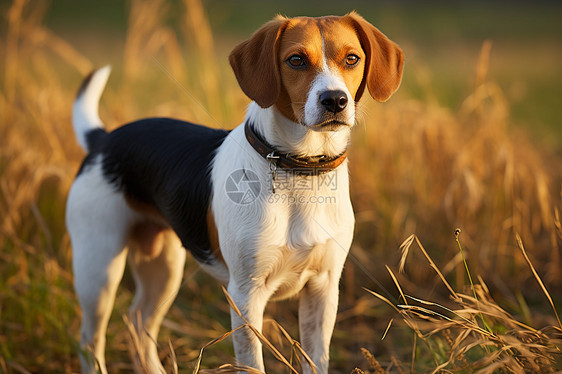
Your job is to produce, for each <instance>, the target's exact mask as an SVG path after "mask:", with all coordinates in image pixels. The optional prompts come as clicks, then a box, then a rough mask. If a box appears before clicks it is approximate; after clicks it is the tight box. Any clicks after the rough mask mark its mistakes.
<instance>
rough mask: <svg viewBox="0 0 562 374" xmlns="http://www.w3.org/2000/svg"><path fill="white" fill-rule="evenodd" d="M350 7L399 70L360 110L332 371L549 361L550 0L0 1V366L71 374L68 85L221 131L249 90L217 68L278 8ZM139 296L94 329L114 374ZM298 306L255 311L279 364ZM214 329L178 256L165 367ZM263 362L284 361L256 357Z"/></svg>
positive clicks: (212, 352) (222, 323)
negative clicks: (180, 275)
mask: <svg viewBox="0 0 562 374" xmlns="http://www.w3.org/2000/svg"><path fill="white" fill-rule="evenodd" d="M351 10H356V11H358V12H359V13H360V14H361V15H362V16H363V17H364V18H366V19H367V20H368V21H370V22H371V23H373V24H374V25H375V26H377V27H378V28H379V29H380V30H381V31H383V32H384V33H385V34H386V35H387V36H388V37H389V38H391V39H392V40H394V41H395V42H397V43H398V44H399V45H400V46H401V47H402V49H403V50H404V53H405V56H406V62H405V69H404V79H403V83H402V86H401V88H400V89H399V91H398V92H397V93H396V94H395V95H394V96H393V97H392V98H391V100H390V101H389V102H387V103H385V104H380V103H375V102H374V101H373V100H372V99H371V98H367V97H365V98H364V99H363V101H362V102H361V103H360V104H359V108H360V110H359V111H360V113H361V115H360V118H359V125H358V126H357V127H356V128H355V129H354V134H353V144H352V146H351V148H350V152H351V154H350V159H351V162H350V168H351V178H352V179H351V183H352V184H351V194H352V199H353V202H354V206H355V212H356V221H357V224H356V235H355V241H354V244H353V246H352V249H351V254H350V258H349V260H348V262H347V265H346V268H345V270H344V273H343V277H342V283H341V297H340V298H341V303H340V313H339V315H338V323H337V326H336V331H335V332H334V339H333V344H332V351H331V356H332V366H331V367H332V370H331V372H334V373H350V372H351V371H352V370H354V369H355V368H358V369H357V370H359V371H356V373H359V372H362V371H364V372H381V371H377V370H379V368H377V367H376V365H379V366H380V370H382V372H385V371H388V372H399V373H402V372H424V371H428V370H433V369H435V368H436V367H442V368H443V369H444V370H450V371H453V372H471V371H475V370H484V372H492V371H493V370H494V369H498V368H501V369H503V370H505V371H508V372H509V371H514V372H518V371H517V370H524V371H528V372H529V371H530V372H537V370H538V371H544V372H549V371H555V370H560V369H561V365H562V364H561V360H560V354H559V353H560V332H561V331H560V328H562V326H560V321H559V319H558V315H557V311H556V309H555V307H553V306H560V305H561V303H562V297H561V295H562V259H561V250H562V228H561V225H560V218H559V212H560V210H561V208H562V204H561V193H562V189H561V187H562V119H561V118H562V115H561V114H562V113H561V110H562V109H561V106H560V100H561V98H562V23H561V22H560V20H559V19H560V14H562V4H561V3H559V2H555V1H552V2H536V3H529V2H508V1H481V2H480V1H476V2H473V1H471V2H468V1H450V2H440V1H435V2H433V1H430V2H415V1H397V2H373V1H348V2H341V1H316V0H313V1H308V2H303V1H292V0H291V1H283V2H274V1H257V0H256V1H250V0H244V1H236V2H223V1H212V0H206V1H205V0H184V1H179V0H177V1H163V0H154V1H148V0H144V1H143V0H130V1H123V2H122V1H111V0H97V1H71V0H56V1H42V0H41V1H31V0H14V1H5V0H2V1H0V14H1V19H0V61H1V62H0V87H1V91H0V118H1V121H0V245H1V246H0V372H6V373H12V372H14V373H15V372H24V373H25V372H64V373H71V372H77V371H78V368H79V366H78V359H77V352H78V351H79V343H78V336H79V315H80V310H79V308H78V306H77V302H76V298H75V296H74V292H73V289H72V271H71V248H70V244H69V239H68V235H67V234H66V231H65V227H64V205H65V200H66V194H67V192H68V189H69V187H70V184H71V183H72V180H73V177H74V175H75V173H76V172H77V170H78V167H79V164H80V162H81V159H82V157H83V156H84V155H83V151H82V150H81V149H80V148H79V147H78V145H77V144H76V140H75V137H74V134H73V132H72V126H71V122H70V113H71V105H72V101H73V99H74V95H75V93H76V91H77V89H78V86H79V85H80V83H81V81H82V79H83V77H84V76H85V75H86V74H88V73H89V72H90V71H91V70H92V69H94V68H96V67H100V66H103V65H106V64H111V65H112V67H113V72H112V75H111V78H110V80H109V83H108V87H107V89H106V91H105V93H104V96H103V97H102V102H101V105H100V111H101V118H102V119H103V120H104V122H105V123H106V125H107V127H108V128H110V129H113V128H115V127H118V126H120V125H121V124H123V123H126V122H129V121H132V120H134V119H138V118H141V117H150V116H172V117H178V118H181V119H185V120H190V121H193V122H197V123H202V124H206V125H209V126H213V127H220V128H227V129H230V128H233V127H235V126H237V125H238V124H239V123H241V122H242V119H243V117H244V114H245V109H246V106H247V104H248V102H249V101H248V99H247V98H246V97H245V96H244V95H243V93H242V92H241V90H240V89H239V87H238V85H237V83H236V80H235V78H234V75H233V73H232V71H231V70H230V67H229V65H228V54H229V53H230V51H231V49H232V48H233V47H234V46H235V45H236V44H237V43H239V42H241V41H243V40H245V39H246V38H248V37H249V36H250V35H251V34H252V32H253V31H255V30H256V29H257V28H258V27H259V26H261V25H262V24H263V23H265V22H266V21H267V20H269V19H271V18H272V17H274V16H275V15H276V14H282V15H286V16H299V15H307V16H321V15H329V14H334V15H343V14H345V13H347V12H349V11H351ZM457 228H458V229H460V230H461V231H460V235H459V236H458V241H457V240H456V239H455V235H454V231H455V229H457ZM413 234H414V235H415V237H412V236H411V235H413ZM518 237H520V238H521V240H520V241H518V240H517V238H518ZM408 239H409V240H408ZM401 245H402V246H401ZM464 259H466V262H465V261H464ZM401 261H402V263H403V265H404V266H403V269H402V271H400V269H399V267H400V264H401ZM533 270H534V271H533ZM471 282H472V283H473V285H471ZM133 288H134V287H133V283H132V280H131V279H130V277H129V276H128V275H126V276H125V280H124V283H123V285H122V286H121V289H120V293H119V295H118V299H117V301H116V307H115V311H114V315H113V317H112V320H111V322H110V327H109V333H108V334H109V335H108V336H109V338H108V341H109V344H108V355H107V358H108V365H109V369H110V372H129V371H130V370H131V364H130V359H129V349H130V348H129V345H128V341H129V339H130V337H129V334H128V332H127V331H126V328H125V327H124V324H123V321H122V315H123V314H125V313H126V312H127V307H128V305H129V303H130V301H131V298H132V292H133ZM367 290H370V291H373V292H375V293H376V294H378V295H380V297H377V296H375V295H373V294H372V293H369V292H368V291H367ZM453 290H454V291H453ZM461 294H462V295H464V296H462V297H461V298H460V299H459V298H458V295H461ZM408 295H409V296H412V297H416V298H417V299H423V300H428V301H431V302H434V303H435V304H436V305H437V307H436V308H437V310H438V311H439V315H435V314H432V312H431V311H429V312H428V311H427V310H421V309H417V310H412V309H411V308H410V309H408V308H404V307H397V305H403V304H412V303H413V302H412V299H410V298H409V296H408ZM385 300H386V301H385ZM459 300H462V301H459ZM296 304H297V303H296V302H290V303H283V304H272V305H271V306H270V307H268V310H267V312H268V316H269V317H270V318H271V320H270V321H269V322H267V323H266V325H265V326H264V331H265V334H266V337H268V339H270V340H271V342H272V344H273V345H275V346H276V347H278V348H279V350H280V351H282V352H283V353H284V354H285V355H286V357H292V355H293V353H294V352H295V349H294V345H293V342H292V341H291V340H287V339H286V338H285V337H284V334H282V333H280V330H279V328H278V327H277V326H278V325H277V323H278V324H280V325H281V326H283V327H284V328H285V329H286V330H287V331H288V333H289V334H290V335H291V336H292V337H293V338H295V339H297V336H298V329H297V328H296V326H297V322H296ZM414 304H415V305H417V306H416V307H418V308H422V307H423V308H429V309H431V308H430V307H429V306H428V305H427V304H423V303H419V302H417V304H416V303H415V302H414ZM433 307H435V305H434V306H433ZM445 307H446V308H448V311H445V309H443V308H445ZM420 310H421V311H420ZM431 310H433V311H435V308H433V309H431ZM500 311H501V312H500ZM414 312H416V313H417V314H416V313H414ZM412 313H413V314H412ZM447 318H449V319H451V320H455V321H458V320H462V318H465V319H466V320H468V321H470V323H467V324H464V325H463V324H459V323H456V324H452V325H451V324H450V321H449V320H448V319H447ZM273 319H274V320H273ZM463 323H464V322H463ZM228 330H229V318H228V304H227V303H226V302H225V299H224V296H223V295H222V291H221V289H220V287H219V286H218V284H217V283H216V282H214V281H212V280H211V279H210V277H208V276H207V275H205V274H203V273H202V272H201V271H200V270H199V269H198V267H197V265H196V264H195V263H194V261H193V260H190V261H188V264H187V267H186V277H185V283H184V285H183V286H182V289H181V290H180V295H179V296H178V298H177V301H176V303H175V304H174V307H173V308H172V309H171V311H170V313H169V314H168V317H167V319H166V321H165V323H164V327H163V329H162V332H161V336H160V338H159V343H160V347H161V354H162V358H163V360H164V362H166V365H167V366H166V367H167V368H170V372H172V368H173V362H174V360H175V362H176V363H177V364H178V366H179V368H180V370H179V371H180V372H191V371H192V370H193V366H194V361H195V359H196V358H197V357H198V355H199V350H200V349H201V347H202V346H203V345H204V344H206V343H207V342H209V341H210V340H212V339H214V338H217V337H220V336H222V335H223V334H225V333H226V332H227V331H228ZM383 336H384V337H385V339H384V340H382V337H383ZM457 336H460V337H462V339H461V338H458V340H455V339H456V337H457ZM502 339H503V340H502ZM510 339H516V343H517V344H515V343H514V341H513V340H510ZM453 340H454V341H453ZM525 344H528V345H527V346H526V345H525ZM517 347H519V348H517ZM362 348H365V349H366V350H362ZM172 352H173V353H174V354H172ZM369 352H370V353H369ZM232 355H233V352H232V347H231V342H230V341H228V339H226V341H223V342H220V343H218V344H215V345H212V346H211V347H209V348H207V349H206V350H205V353H204V357H203V361H202V362H203V364H202V366H203V367H204V368H207V369H208V370H211V369H212V368H216V367H218V366H219V365H221V364H224V363H232V362H233V359H232ZM172 357H175V358H173V359H172ZM295 359H296V358H295ZM266 361H267V363H268V367H269V368H271V372H289V371H288V369H287V368H286V367H285V366H284V365H283V364H279V363H277V362H276V360H275V358H274V357H273V355H272V354H270V353H266ZM295 365H296V366H297V369H298V364H295ZM533 365H534V366H533ZM486 370H489V371H486ZM210 372H212V370H211V371H210ZM519 372H521V371H519Z"/></svg>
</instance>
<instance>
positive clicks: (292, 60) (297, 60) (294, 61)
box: [287, 55, 305, 68]
mask: <svg viewBox="0 0 562 374" xmlns="http://www.w3.org/2000/svg"><path fill="white" fill-rule="evenodd" d="M287 63H288V64H289V65H290V66H291V67H294V68H300V67H303V66H304V64H305V63H304V58H303V57H301V56H299V55H292V56H291V57H289V58H288V59H287Z"/></svg>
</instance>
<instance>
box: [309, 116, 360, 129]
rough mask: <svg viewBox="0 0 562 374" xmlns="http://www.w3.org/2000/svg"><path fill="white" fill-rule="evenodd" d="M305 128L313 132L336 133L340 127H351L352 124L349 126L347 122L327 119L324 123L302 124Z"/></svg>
mask: <svg viewBox="0 0 562 374" xmlns="http://www.w3.org/2000/svg"><path fill="white" fill-rule="evenodd" d="M303 125H304V126H305V127H307V128H309V129H312V130H314V131H336V130H339V129H340V128H342V127H352V126H353V125H352V124H349V123H347V122H344V121H340V120H337V119H333V118H331V119H328V120H326V121H323V122H320V123H316V124H314V125H307V124H303Z"/></svg>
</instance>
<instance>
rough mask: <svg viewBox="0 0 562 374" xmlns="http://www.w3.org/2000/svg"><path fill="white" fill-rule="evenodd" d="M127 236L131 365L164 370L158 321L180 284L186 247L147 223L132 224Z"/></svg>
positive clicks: (138, 368)
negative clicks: (131, 285)
mask: <svg viewBox="0 0 562 374" xmlns="http://www.w3.org/2000/svg"><path fill="white" fill-rule="evenodd" d="M135 233H136V234H135ZM131 239H132V240H131V244H130V249H129V256H128V257H129V258H128V260H129V265H130V268H131V271H132V274H133V278H134V280H135V286H136V291H135V292H136V293H135V298H134V300H133V303H132V305H131V307H130V309H129V318H130V319H131V321H132V322H133V324H134V325H135V328H136V332H137V335H138V338H139V339H138V346H137V347H134V348H135V349H136V351H137V352H135V353H136V355H135V357H134V360H135V369H136V371H137V372H140V373H165V371H164V369H163V367H162V364H161V362H160V359H159V357H158V351H157V345H156V340H157V338H158V331H159V330H160V324H161V323H162V320H163V318H164V316H165V315H166V312H167V311H168V309H169V308H170V306H171V305H172V303H173V301H174V299H175V297H176V295H177V293H178V290H179V288H180V285H181V280H182V277H183V268H184V264H185V258H186V250H185V249H184V248H183V247H182V245H181V242H180V240H179V239H178V237H177V236H176V234H174V233H173V232H172V231H171V230H169V229H167V230H162V228H161V227H158V226H157V225H154V224H151V223H143V224H141V225H140V226H139V227H137V228H135V230H133V235H132V237H131ZM139 322H140V325H139Z"/></svg>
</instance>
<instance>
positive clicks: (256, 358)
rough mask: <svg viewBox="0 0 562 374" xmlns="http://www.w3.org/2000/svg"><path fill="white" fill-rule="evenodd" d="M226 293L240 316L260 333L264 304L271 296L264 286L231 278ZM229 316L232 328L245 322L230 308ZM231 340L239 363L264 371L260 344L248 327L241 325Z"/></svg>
mask: <svg viewBox="0 0 562 374" xmlns="http://www.w3.org/2000/svg"><path fill="white" fill-rule="evenodd" d="M228 293H229V294H230V297H231V298H232V301H233V302H234V304H235V305H236V307H237V308H238V309H239V311H240V313H241V314H242V317H243V318H244V319H245V320H246V321H247V322H248V324H250V325H252V326H253V327H254V328H255V329H256V330H258V331H259V332H260V333H261V331H262V325H263V313H264V310H265V305H266V304H267V301H268V299H269V297H270V296H271V295H270V294H269V293H268V292H266V289H265V287H257V286H256V285H254V284H253V282H252V281H249V282H247V283H245V284H244V285H239V284H237V283H236V281H234V280H232V279H231V281H230V282H229V284H228ZM230 317H231V321H232V329H233V330H234V329H236V328H238V327H240V326H242V325H244V324H245V323H246V322H245V321H244V319H242V318H241V317H240V316H239V315H238V313H237V312H235V311H234V310H233V309H232V308H231V310H230ZM233 341H234V352H235V354H236V359H237V361H238V362H239V363H241V364H243V365H247V366H250V367H253V368H256V369H259V370H261V371H265V368H264V364H263V354H262V344H261V342H260V340H259V339H258V337H257V336H256V334H255V333H254V332H253V331H252V330H251V329H250V328H248V327H242V328H241V329H239V330H238V331H236V332H235V333H234V334H233Z"/></svg>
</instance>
